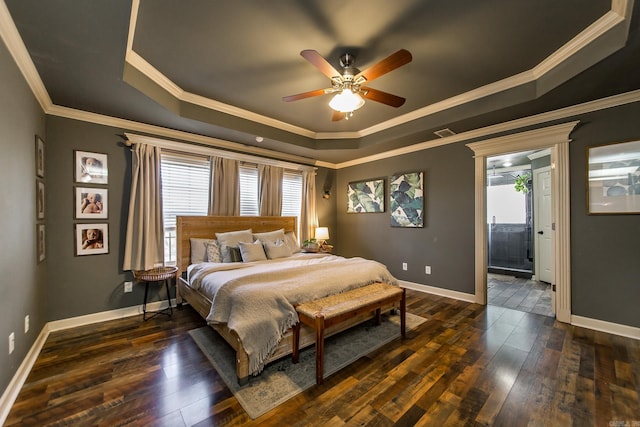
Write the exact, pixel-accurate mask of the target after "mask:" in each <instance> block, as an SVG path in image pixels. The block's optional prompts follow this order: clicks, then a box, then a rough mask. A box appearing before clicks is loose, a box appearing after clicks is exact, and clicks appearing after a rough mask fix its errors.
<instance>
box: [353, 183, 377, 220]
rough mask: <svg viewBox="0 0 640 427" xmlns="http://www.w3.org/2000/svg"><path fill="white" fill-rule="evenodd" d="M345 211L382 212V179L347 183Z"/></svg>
mask: <svg viewBox="0 0 640 427" xmlns="http://www.w3.org/2000/svg"><path fill="white" fill-rule="evenodd" d="M347 212H348V213H364V212H384V179H377V180H373V181H361V182H352V183H349V186H348V188H347Z"/></svg>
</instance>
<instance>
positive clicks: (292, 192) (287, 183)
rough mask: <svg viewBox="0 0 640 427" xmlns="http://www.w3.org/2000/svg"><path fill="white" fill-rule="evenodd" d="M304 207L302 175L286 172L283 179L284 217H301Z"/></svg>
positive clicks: (295, 172)
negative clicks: (302, 207)
mask: <svg viewBox="0 0 640 427" xmlns="http://www.w3.org/2000/svg"><path fill="white" fill-rule="evenodd" d="M301 206H302V173H301V172H299V171H291V170H285V171H284V177H283V179H282V216H297V217H298V219H299V217H300V209H301Z"/></svg>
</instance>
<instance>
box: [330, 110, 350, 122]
mask: <svg viewBox="0 0 640 427" xmlns="http://www.w3.org/2000/svg"><path fill="white" fill-rule="evenodd" d="M346 117H347V113H341V112H340V111H334V112H333V115H332V116H331V121H332V122H339V121H340V120H342V119H344V118H346Z"/></svg>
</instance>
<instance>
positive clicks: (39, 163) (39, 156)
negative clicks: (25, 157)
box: [36, 135, 44, 178]
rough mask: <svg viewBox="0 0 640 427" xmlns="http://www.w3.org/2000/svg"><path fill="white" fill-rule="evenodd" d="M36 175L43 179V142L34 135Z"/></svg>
mask: <svg viewBox="0 0 640 427" xmlns="http://www.w3.org/2000/svg"><path fill="white" fill-rule="evenodd" d="M36 175H37V176H39V177H40V178H44V141H43V140H42V138H40V137H39V136H38V135H36Z"/></svg>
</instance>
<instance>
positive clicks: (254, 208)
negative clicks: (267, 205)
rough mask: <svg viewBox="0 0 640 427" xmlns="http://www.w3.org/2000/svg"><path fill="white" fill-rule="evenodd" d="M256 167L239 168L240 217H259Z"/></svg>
mask: <svg viewBox="0 0 640 427" xmlns="http://www.w3.org/2000/svg"><path fill="white" fill-rule="evenodd" d="M259 212H260V207H259V205H258V167H257V166H256V165H251V164H242V165H241V166H240V215H259Z"/></svg>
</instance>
